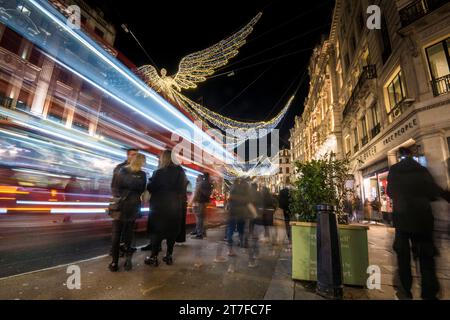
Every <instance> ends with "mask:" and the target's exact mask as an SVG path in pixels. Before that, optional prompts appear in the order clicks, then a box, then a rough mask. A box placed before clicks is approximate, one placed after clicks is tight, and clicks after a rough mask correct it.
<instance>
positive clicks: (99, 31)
mask: <svg viewBox="0 0 450 320" xmlns="http://www.w3.org/2000/svg"><path fill="white" fill-rule="evenodd" d="M94 32H95V34H96V35H98V36H99V37H100V38H103V37H104V35H105V33H104V32H103V31H102V30H100V29H99V28H97V27H95V29H94Z"/></svg>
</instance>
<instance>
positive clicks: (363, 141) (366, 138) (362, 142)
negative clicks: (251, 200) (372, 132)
mask: <svg viewBox="0 0 450 320" xmlns="http://www.w3.org/2000/svg"><path fill="white" fill-rule="evenodd" d="M368 143H369V137H368V136H365V137H363V138H362V139H361V146H365V145H366V144H368Z"/></svg>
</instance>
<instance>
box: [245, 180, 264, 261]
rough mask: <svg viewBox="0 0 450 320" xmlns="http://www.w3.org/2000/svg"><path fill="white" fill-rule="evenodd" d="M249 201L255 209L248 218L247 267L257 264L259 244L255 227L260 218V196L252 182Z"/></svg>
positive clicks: (256, 186)
mask: <svg viewBox="0 0 450 320" xmlns="http://www.w3.org/2000/svg"><path fill="white" fill-rule="evenodd" d="M250 203H252V204H253V206H254V208H255V209H256V217H252V216H251V217H249V219H248V239H249V240H250V241H249V242H250V243H249V245H248V248H249V250H248V252H249V263H248V266H249V268H254V267H256V266H257V263H256V260H257V259H258V256H259V246H258V232H257V231H258V230H257V228H256V221H257V219H261V209H262V197H261V193H260V192H259V191H258V185H257V184H256V183H252V184H251V186H250Z"/></svg>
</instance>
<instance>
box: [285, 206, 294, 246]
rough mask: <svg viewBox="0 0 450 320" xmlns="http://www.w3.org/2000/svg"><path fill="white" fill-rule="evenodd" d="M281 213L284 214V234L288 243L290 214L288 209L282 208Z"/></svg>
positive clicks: (289, 238)
mask: <svg viewBox="0 0 450 320" xmlns="http://www.w3.org/2000/svg"><path fill="white" fill-rule="evenodd" d="M283 214H284V225H285V227H286V235H287V237H288V240H289V243H291V241H292V236H291V225H290V223H291V214H290V212H289V211H287V210H283Z"/></svg>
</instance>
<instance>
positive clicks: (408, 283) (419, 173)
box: [387, 148, 448, 300]
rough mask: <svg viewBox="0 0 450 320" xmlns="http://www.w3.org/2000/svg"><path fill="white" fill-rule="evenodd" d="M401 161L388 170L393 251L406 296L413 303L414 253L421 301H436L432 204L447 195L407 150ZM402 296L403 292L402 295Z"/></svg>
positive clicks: (401, 149) (401, 150) (435, 251)
mask: <svg viewBox="0 0 450 320" xmlns="http://www.w3.org/2000/svg"><path fill="white" fill-rule="evenodd" d="M399 153H400V156H401V161H400V162H399V163H397V164H395V165H393V166H392V167H391V168H390V170H389V175H388V184H387V194H388V195H389V197H390V198H391V199H392V201H393V205H394V210H393V220H394V227H395V240H394V246H393V247H394V250H395V252H396V254H397V262H398V273H399V278H400V282H401V285H402V287H403V294H404V295H405V296H406V298H408V299H412V298H413V296H412V293H411V287H412V274H411V250H412V252H413V253H414V256H415V257H417V258H418V259H419V263H420V274H421V278H422V281H421V282H422V293H421V297H422V299H433V300H434V299H437V294H438V292H439V282H438V279H437V276H436V265H435V259H434V257H435V256H436V255H437V249H436V247H435V245H434V241H433V230H434V217H433V212H432V209H431V205H430V202H431V201H435V200H437V198H438V197H443V198H446V199H447V201H448V191H444V190H443V189H442V188H441V187H439V186H438V185H437V184H436V182H435V181H434V179H433V177H432V176H431V174H430V172H429V171H428V170H427V169H426V168H425V167H423V166H422V165H420V164H419V163H418V162H416V161H415V160H414V159H413V157H412V153H411V151H410V150H409V149H407V148H400V149H399ZM399 293H400V294H401V293H402V292H401V291H400V292H399Z"/></svg>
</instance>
